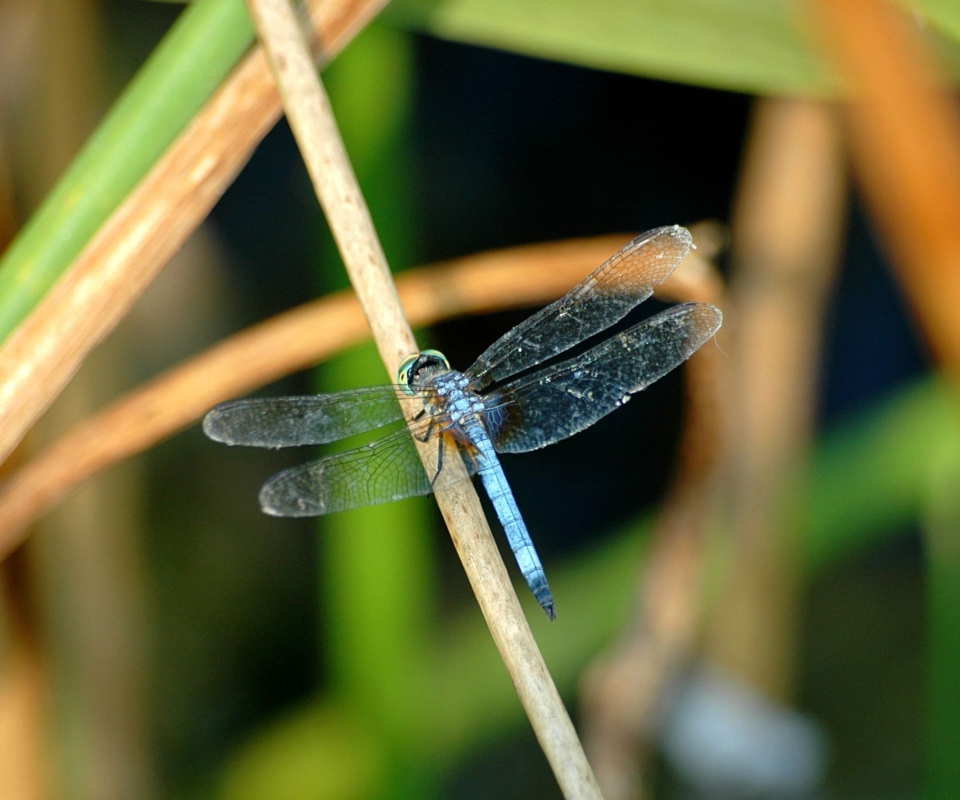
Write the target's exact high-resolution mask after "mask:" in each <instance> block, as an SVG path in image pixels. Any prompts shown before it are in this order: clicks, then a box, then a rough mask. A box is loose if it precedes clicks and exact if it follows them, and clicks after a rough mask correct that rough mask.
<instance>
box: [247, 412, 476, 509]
mask: <svg viewBox="0 0 960 800" xmlns="http://www.w3.org/2000/svg"><path fill="white" fill-rule="evenodd" d="M415 433H416V435H417V436H418V437H420V438H423V437H424V436H426V435H427V434H428V433H429V424H428V423H424V424H422V425H420V426H419V430H418V431H416V432H415ZM432 441H433V442H435V443H436V446H437V448H438V454H439V452H440V448H442V453H443V455H442V456H441V457H440V461H439V468H438V469H437V471H436V474H434V475H433V476H428V474H427V470H426V469H424V466H423V462H422V461H421V460H420V456H419V454H418V452H417V448H416V446H415V445H414V443H413V439H412V438H411V436H410V431H408V430H407V429H406V428H404V429H402V430H399V431H396V432H395V433H392V434H388V435H387V436H384V437H383V438H381V439H378V440H377V441H375V442H372V443H370V444H368V445H365V446H363V447H358V448H356V449H354V450H348V451H346V452H343V453H337V454H335V455H331V456H327V457H326V458H321V459H320V460H319V461H314V462H311V463H309V464H303V465H301V466H299V467H293V468H291V469H287V470H284V471H283V472H279V473H277V474H276V475H274V476H273V477H272V478H271V479H270V480H269V481H267V482H266V483H265V484H264V485H263V488H262V489H261V490H260V506H261V508H262V509H263V510H264V511H265V512H266V513H267V514H273V515H274V516H276V517H313V516H318V515H320V514H330V513H332V512H334V511H346V510H348V509H351V508H359V507H361V506H369V505H377V504H379V503H389V502H391V501H393V500H402V499H403V498H404V497H414V496H417V495H425V494H430V493H431V492H433V491H434V490H436V489H438V488H440V487H444V486H448V485H450V484H451V483H452V482H455V481H456V480H459V479H460V478H456V477H454V476H453V473H452V471H451V470H446V469H443V462H444V460H445V459H450V458H461V460H462V461H463V463H464V465H465V466H466V468H467V472H468V474H470V475H472V474H474V473H475V472H476V465H475V464H474V463H473V461H472V460H471V459H470V458H467V457H463V456H461V455H460V454H461V451H460V450H459V449H458V448H457V447H456V446H455V445H454V444H453V443H452V441H450V440H449V439H448V438H447V437H446V436H443V435H439V436H435V437H433V439H432Z"/></svg>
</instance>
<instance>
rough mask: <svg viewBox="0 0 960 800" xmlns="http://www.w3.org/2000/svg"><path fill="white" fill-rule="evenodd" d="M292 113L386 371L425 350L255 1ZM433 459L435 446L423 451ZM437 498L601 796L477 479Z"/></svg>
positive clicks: (300, 45) (555, 732)
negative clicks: (500, 548)
mask: <svg viewBox="0 0 960 800" xmlns="http://www.w3.org/2000/svg"><path fill="white" fill-rule="evenodd" d="M248 5H249V7H250V9H251V13H252V15H253V17H254V21H255V23H256V25H257V29H258V32H259V34H260V39H261V41H262V42H263V43H264V46H265V48H266V50H267V53H268V57H269V59H270V64H271V67H272V69H273V71H274V74H275V76H276V79H277V83H278V85H279V86H280V92H281V95H282V96H283V100H284V106H285V108H286V112H287V118H288V120H289V122H290V126H291V128H292V129H293V132H294V135H295V137H296V138H297V141H298V143H299V145H300V150H301V152H302V153H303V157H304V161H305V162H306V165H307V171H308V172H309V173H310V176H311V179H312V180H313V183H314V188H315V190H316V192H317V196H318V197H319V198H320V203H321V205H322V206H323V208H324V211H325V212H326V214H327V218H328V220H329V222H330V227H331V230H332V231H333V234H334V238H335V239H336V240H337V244H338V246H339V248H340V252H341V254H342V256H343V260H344V263H345V265H346V267H347V272H348V273H349V275H350V280H351V283H352V284H353V287H354V289H355V290H356V292H357V296H358V298H359V300H360V304H361V306H363V309H364V312H365V314H366V316H367V319H368V320H369V322H370V326H371V328H372V330H373V336H374V340H375V342H376V344H377V347H378V348H379V350H380V355H381V357H382V358H383V360H384V363H385V364H386V365H387V368H388V369H389V370H390V371H391V372H394V371H395V370H396V367H397V366H398V365H399V363H400V360H401V359H402V358H403V357H405V356H407V355H409V354H410V353H411V352H414V351H415V350H416V342H415V341H414V338H413V333H412V332H411V330H410V327H409V325H408V324H407V321H406V320H405V319H404V316H403V310H402V308H401V306H400V301H399V298H398V297H397V292H396V288H395V287H394V285H393V282H392V278H391V275H390V271H389V268H388V267H387V264H386V259H385V258H384V256H383V251H382V249H381V247H380V244H379V240H378V239H377V235H376V232H375V230H374V228H373V223H372V221H371V219H370V214H369V212H368V210H367V208H366V203H365V202H364V200H363V197H362V195H361V193H360V187H359V186H358V185H357V182H356V178H355V177H354V174H353V170H352V168H351V166H350V163H349V160H348V158H347V155H346V151H345V149H344V147H343V143H342V141H341V139H340V135H339V131H338V130H337V126H336V122H335V121H334V118H333V114H332V111H331V109H330V105H329V101H328V99H327V97H326V93H325V92H324V90H323V87H322V85H321V83H320V80H319V77H318V75H317V72H316V69H315V68H314V66H313V63H312V61H311V60H310V58H309V56H308V53H307V49H306V45H305V43H304V41H303V36H302V33H301V31H300V29H299V25H298V23H297V19H296V16H295V15H294V13H293V8H292V7H291V5H290V4H289V2H288V0H248ZM421 455H424V457H425V460H428V459H429V450H427V451H426V453H424V452H421ZM436 496H437V502H438V504H439V505H440V510H441V512H442V514H443V517H444V519H445V520H446V523H447V526H448V527H449V529H450V535H451V537H452V538H453V541H454V544H455V546H456V548H457V552H458V553H459V555H460V558H461V560H462V561H463V565H464V569H465V570H466V572H467V576H468V578H469V580H470V584H471V586H472V588H473V591H474V593H475V594H476V596H477V599H478V601H479V603H480V607H481V609H482V610H483V614H484V617H485V618H486V620H487V624H488V626H489V627H490V631H491V633H492V635H493V638H494V640H495V641H496V643H497V647H498V648H499V650H500V655H501V657H502V658H503V660H504V663H505V664H506V666H507V670H508V671H509V673H510V676H511V678H512V679H513V682H514V686H515V687H516V689H517V693H518V694H519V696H520V700H521V702H522V703H523V706H524V709H525V710H526V712H527V716H528V717H529V718H530V722H531V724H532V725H533V728H534V731H535V732H536V735H537V738H538V739H539V741H540V745H541V747H542V748H543V750H544V753H545V754H546V756H547V760H548V761H549V762H550V765H551V767H552V768H553V771H554V774H555V775H556V778H557V781H558V782H559V784H560V786H561V788H562V790H563V792H564V795H565V796H567V797H570V798H588V797H599V796H600V791H599V789H598V787H597V784H596V781H595V779H594V777H593V773H592V771H591V769H590V765H589V764H588V763H587V759H586V756H584V754H583V749H582V748H581V746H580V742H579V740H578V739H577V735H576V732H575V731H574V728H573V724H572V723H571V722H570V718H569V716H568V715H567V713H566V709H564V707H563V703H562V702H561V700H560V696H559V694H558V693H557V690H556V687H555V686H554V683H553V680H552V679H551V678H550V675H549V673H548V671H547V667H546V664H545V663H544V661H543V657H542V656H541V655H540V651H539V649H538V648H537V645H536V642H535V640H534V638H533V634H532V632H531V631H530V627H529V625H528V624H527V620H526V618H525V617H524V616H523V612H522V611H521V609H520V603H519V601H518V600H517V597H516V594H515V593H514V590H513V586H512V584H511V583H510V580H509V578H508V576H507V571H506V568H505V567H504V565H503V561H502V560H501V558H500V554H499V551H498V550H497V546H496V544H495V542H494V541H493V536H492V534H491V533H490V528H489V526H488V525H487V521H486V519H485V518H484V515H483V512H482V510H481V507H480V502H479V499H478V497H477V494H476V491H475V489H474V488H473V485H472V484H471V483H470V482H469V481H461V482H459V483H456V484H455V485H454V486H453V487H451V488H449V489H444V490H442V491H439V492H437V495H436Z"/></svg>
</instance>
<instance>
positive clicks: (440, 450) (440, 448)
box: [430, 423, 443, 488]
mask: <svg viewBox="0 0 960 800" xmlns="http://www.w3.org/2000/svg"><path fill="white" fill-rule="evenodd" d="M430 427H431V428H432V427H433V423H431V424H430ZM442 469H443V437H442V436H438V437H437V471H436V472H434V473H433V477H432V478H431V479H430V486H431V488H433V487H435V485H436V483H437V478H439V477H440V470H442Z"/></svg>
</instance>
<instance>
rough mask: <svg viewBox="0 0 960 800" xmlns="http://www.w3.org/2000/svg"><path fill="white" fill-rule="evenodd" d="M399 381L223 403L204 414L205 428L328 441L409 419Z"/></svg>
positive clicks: (256, 443) (270, 443)
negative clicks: (326, 391)
mask: <svg viewBox="0 0 960 800" xmlns="http://www.w3.org/2000/svg"><path fill="white" fill-rule="evenodd" d="M399 392H400V390H399V388H398V387H396V386H371V387H369V388H366V389H354V390H351V391H347V392H339V393H337V394H320V395H309V396H306V397H264V398H253V399H250V400H234V401H232V402H229V403H223V404H222V405H219V406H217V407H216V408H214V409H213V410H212V411H210V412H209V413H208V414H207V415H206V416H205V417H204V418H203V432H204V433H206V434H207V436H209V437H210V438H211V439H213V440H215V441H217V442H224V443H226V444H242V445H248V446H251V447H296V446H297V445H303V444H327V443H328V442H335V441H338V440H340V439H345V438H346V437H348V436H353V435H354V434H357V433H363V432H364V431H369V430H373V429H375V428H380V427H382V426H384V425H387V424H388V423H391V422H396V421H397V420H399V419H402V418H403V412H402V411H401V409H400V403H399V402H398V399H397V398H398V396H399V394H398V393H399Z"/></svg>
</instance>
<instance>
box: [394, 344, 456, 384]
mask: <svg viewBox="0 0 960 800" xmlns="http://www.w3.org/2000/svg"><path fill="white" fill-rule="evenodd" d="M449 371H450V362H449V361H447V357H446V356H445V355H444V354H443V353H441V352H440V351H439V350H424V351H423V352H422V353H414V354H413V355H412V356H407V357H406V358H405V359H403V361H401V362H400V367H399V369H398V370H397V383H398V384H399V385H400V388H401V389H403V391H405V392H406V393H407V394H413V393H414V392H415V391H416V390H417V389H419V388H421V387H422V386H423V384H424V382H425V381H426V380H427V379H428V378H432V377H434V376H435V375H440V374H441V373H444V372H449Z"/></svg>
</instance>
